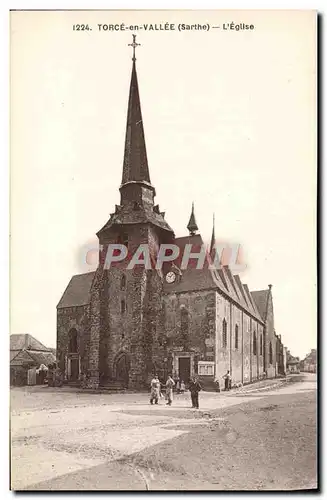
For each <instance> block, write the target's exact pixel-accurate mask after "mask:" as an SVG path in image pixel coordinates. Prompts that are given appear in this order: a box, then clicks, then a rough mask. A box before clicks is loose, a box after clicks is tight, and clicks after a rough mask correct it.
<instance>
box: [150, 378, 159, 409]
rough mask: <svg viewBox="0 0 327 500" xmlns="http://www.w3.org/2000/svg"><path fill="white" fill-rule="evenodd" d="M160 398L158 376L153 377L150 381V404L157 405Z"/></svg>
mask: <svg viewBox="0 0 327 500" xmlns="http://www.w3.org/2000/svg"><path fill="white" fill-rule="evenodd" d="M159 397H160V382H159V379H158V376H157V375H155V376H154V378H153V379H152V380H151V393H150V403H151V404H152V405H153V401H154V402H155V404H156V405H157V404H158V402H159Z"/></svg>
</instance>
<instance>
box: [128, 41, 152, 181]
mask: <svg viewBox="0 0 327 500" xmlns="http://www.w3.org/2000/svg"><path fill="white" fill-rule="evenodd" d="M135 38H136V35H133V43H131V44H129V45H130V46H132V47H133V58H132V60H133V66H132V76H131V84H130V90H129V100H128V111H127V124H126V137H125V154H124V164H123V176H122V185H123V184H126V183H128V182H135V181H136V182H137V181H139V182H142V181H143V182H145V183H148V184H151V182H150V175H149V168H148V159H147V154H146V147H145V139H144V130H143V121H142V113H141V104H140V96H139V88H138V82H137V74H136V64H135V61H136V58H135V47H137V46H138V45H140V44H138V43H136V41H135Z"/></svg>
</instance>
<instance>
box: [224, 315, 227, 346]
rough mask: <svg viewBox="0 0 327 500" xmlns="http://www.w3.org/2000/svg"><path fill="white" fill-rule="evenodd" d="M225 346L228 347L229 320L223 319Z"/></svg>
mask: <svg viewBox="0 0 327 500" xmlns="http://www.w3.org/2000/svg"><path fill="white" fill-rule="evenodd" d="M223 347H227V322H226V320H225V319H223Z"/></svg>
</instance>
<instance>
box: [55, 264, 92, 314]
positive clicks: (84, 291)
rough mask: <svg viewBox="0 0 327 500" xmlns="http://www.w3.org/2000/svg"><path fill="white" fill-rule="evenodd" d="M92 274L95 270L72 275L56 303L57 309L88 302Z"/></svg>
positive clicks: (82, 304)
mask: <svg viewBox="0 0 327 500" xmlns="http://www.w3.org/2000/svg"><path fill="white" fill-rule="evenodd" d="M94 275H95V271H93V272H91V273H85V274H76V275H75V276H73V277H72V279H71V280H70V282H69V284H68V286H67V288H66V290H65V291H64V293H63V295H62V297H61V299H60V301H59V304H58V305H57V309H61V308H63V307H74V306H84V305H87V304H89V302H90V290H91V285H92V281H93V278H94Z"/></svg>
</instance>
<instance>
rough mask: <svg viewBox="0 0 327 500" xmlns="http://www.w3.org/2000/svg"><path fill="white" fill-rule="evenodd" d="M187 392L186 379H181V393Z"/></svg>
mask: <svg viewBox="0 0 327 500" xmlns="http://www.w3.org/2000/svg"><path fill="white" fill-rule="evenodd" d="M184 392H185V384H184V380H182V381H181V394H184Z"/></svg>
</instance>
